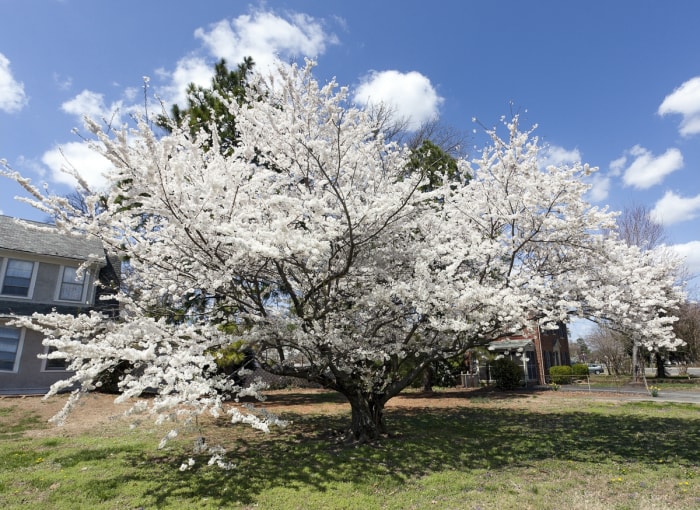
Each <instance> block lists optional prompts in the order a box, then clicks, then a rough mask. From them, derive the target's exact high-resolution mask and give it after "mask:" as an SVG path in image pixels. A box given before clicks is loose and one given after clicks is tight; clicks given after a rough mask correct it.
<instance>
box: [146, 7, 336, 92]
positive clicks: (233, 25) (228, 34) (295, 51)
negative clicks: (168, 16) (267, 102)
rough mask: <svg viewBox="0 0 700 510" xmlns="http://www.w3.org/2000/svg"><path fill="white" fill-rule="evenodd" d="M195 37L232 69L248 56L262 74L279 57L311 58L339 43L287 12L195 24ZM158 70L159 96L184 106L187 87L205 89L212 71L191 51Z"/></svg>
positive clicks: (306, 18)
mask: <svg viewBox="0 0 700 510" xmlns="http://www.w3.org/2000/svg"><path fill="white" fill-rule="evenodd" d="M194 36H195V38H197V39H200V40H201V41H202V42H203V43H204V48H205V49H206V51H207V53H208V55H209V56H211V57H214V58H215V59H216V60H217V61H218V60H220V59H222V58H224V59H226V61H227V63H228V65H229V67H230V68H235V66H237V65H238V64H239V63H240V62H242V61H243V58H244V57H252V58H253V61H254V62H255V68H256V70H258V71H260V72H268V71H271V70H272V68H273V66H274V65H276V64H277V62H278V59H280V60H282V61H286V60H290V59H295V58H302V57H310V58H315V57H317V56H319V55H322V54H323V53H324V52H325V51H326V48H327V47H328V45H329V44H337V42H338V39H337V37H336V36H335V35H333V34H329V33H327V32H325V30H324V29H323V26H322V25H321V23H320V22H318V21H317V20H315V19H314V18H312V17H311V16H308V15H306V14H297V13H291V14H288V15H287V16H286V17H281V16H278V15H277V14H275V13H274V12H264V11H255V12H252V13H251V14H244V15H241V16H238V17H237V18H234V19H232V20H227V19H224V20H221V21H219V22H217V23H214V24H212V25H210V26H209V27H208V29H205V28H198V29H197V30H195V32H194ZM156 73H157V74H158V75H159V76H160V78H161V79H163V80H165V81H167V82H169V83H168V85H166V86H165V87H161V88H159V90H158V93H159V94H160V97H161V98H162V100H163V101H164V102H165V103H166V104H175V103H176V104H180V105H183V104H184V103H185V102H186V89H187V86H188V85H189V84H190V83H194V84H195V85H199V86H202V87H208V86H209V85H211V78H212V76H213V74H214V69H213V65H212V63H211V61H210V59H208V58H207V57H205V56H201V55H198V54H194V53H193V54H190V55H187V56H185V57H183V58H182V59H180V60H179V61H178V62H177V64H176V67H175V70H174V71H172V72H169V71H166V70H164V69H159V70H157V71H156Z"/></svg>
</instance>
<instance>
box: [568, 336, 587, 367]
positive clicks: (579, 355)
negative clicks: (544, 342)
mask: <svg viewBox="0 0 700 510" xmlns="http://www.w3.org/2000/svg"><path fill="white" fill-rule="evenodd" d="M569 349H570V350H571V357H572V359H576V360H577V361H579V362H586V361H588V356H589V355H590V353H591V349H590V348H589V347H588V344H586V341H585V340H584V339H583V338H577V339H576V341H575V342H574V343H573V344H571V345H570V346H569Z"/></svg>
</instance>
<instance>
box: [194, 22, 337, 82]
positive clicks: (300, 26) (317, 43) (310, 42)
mask: <svg viewBox="0 0 700 510" xmlns="http://www.w3.org/2000/svg"><path fill="white" fill-rule="evenodd" d="M194 35H195V37H197V38H199V39H201V40H202V41H203V42H204V44H205V46H206V47H207V49H208V50H209V52H210V53H211V54H212V55H213V56H214V57H216V58H217V60H218V59H221V58H225V59H226V60H227V61H228V62H229V63H230V64H238V63H239V62H241V61H242V60H243V57H253V60H254V61H255V62H256V65H257V66H258V68H259V69H260V70H266V69H267V68H268V67H269V66H271V65H272V64H274V62H275V60H276V59H277V58H280V59H282V60H287V59H293V58H300V57H310V58H315V57H317V56H319V55H322V54H323V53H324V52H325V51H326V47H327V46H328V45H329V44H337V42H338V39H337V37H336V36H335V35H333V34H329V33H326V32H325V31H324V29H323V26H322V25H321V24H320V23H319V22H318V21H316V20H315V19H314V18H313V17H311V16H308V15H306V14H298V13H291V14H289V15H287V17H286V18H283V17H281V16H278V15H277V14H275V13H274V12H263V11H256V12H253V13H251V14H243V15H241V16H238V17H237V18H234V19H233V20H231V21H229V20H221V21H219V22H218V23H215V24H214V25H212V26H211V29H210V30H209V31H207V30H205V29H203V28H198V29H197V30H196V31H195V33H194Z"/></svg>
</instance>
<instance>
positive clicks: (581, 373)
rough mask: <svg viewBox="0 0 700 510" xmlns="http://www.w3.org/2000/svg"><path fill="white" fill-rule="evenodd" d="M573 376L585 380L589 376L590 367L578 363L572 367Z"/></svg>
mask: <svg viewBox="0 0 700 510" xmlns="http://www.w3.org/2000/svg"><path fill="white" fill-rule="evenodd" d="M571 374H572V375H575V376H577V377H583V378H585V377H586V376H587V375H588V365H586V364H585V363H576V364H574V365H571Z"/></svg>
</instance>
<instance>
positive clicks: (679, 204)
mask: <svg viewBox="0 0 700 510" xmlns="http://www.w3.org/2000/svg"><path fill="white" fill-rule="evenodd" d="M650 214H651V217H652V219H653V220H654V221H656V222H657V223H660V224H662V225H664V226H668V225H673V224H674V223H680V222H682V221H688V220H693V219H695V218H697V217H699V216H700V195H697V196H695V197H690V198H684V197H682V196H680V195H677V194H676V193H674V192H673V191H667V192H666V193H665V194H664V196H663V197H662V198H661V200H659V201H658V202H656V205H654V208H653V209H652V210H651V213H650Z"/></svg>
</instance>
